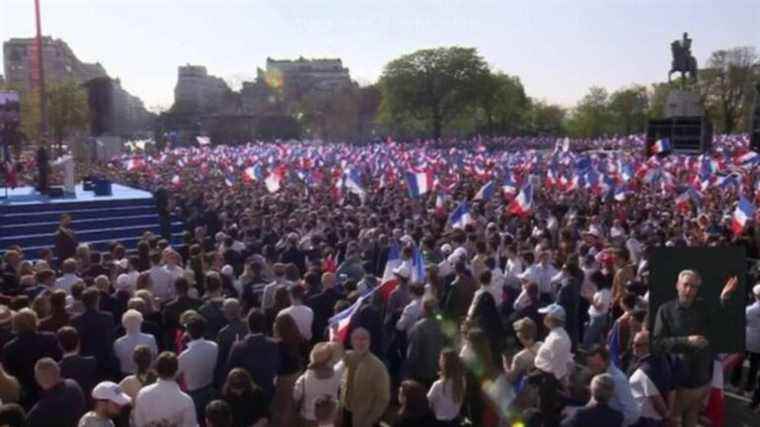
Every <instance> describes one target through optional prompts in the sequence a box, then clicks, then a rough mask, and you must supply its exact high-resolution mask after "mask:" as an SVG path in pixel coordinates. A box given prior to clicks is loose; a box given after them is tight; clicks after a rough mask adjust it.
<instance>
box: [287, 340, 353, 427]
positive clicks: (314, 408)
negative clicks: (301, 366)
mask: <svg viewBox="0 0 760 427" xmlns="http://www.w3.org/2000/svg"><path fill="white" fill-rule="evenodd" d="M341 352H342V349H341V348H340V344H338V343H334V342H333V343H329V342H320V343H317V344H316V345H315V346H314V348H313V349H312V350H311V354H310V355H309V366H308V367H307V368H306V372H304V373H303V374H302V375H301V376H300V377H298V380H296V384H295V386H294V387H293V400H294V401H295V402H296V408H297V409H298V415H299V417H300V418H301V423H302V425H303V426H305V427H316V426H318V425H324V424H329V423H331V422H333V421H334V419H335V408H336V406H337V405H336V404H335V402H337V401H338V391H339V389H340V383H341V377H342V375H341V373H342V372H341V370H340V369H339V368H338V370H337V371H336V366H335V362H336V361H337V360H338V359H339V358H340V353H341ZM327 399H331V400H332V402H333V405H332V407H331V406H330V405H329V402H326V400H327ZM318 401H320V402H323V403H321V404H320V405H317V402H318ZM331 409H332V411H331Z"/></svg>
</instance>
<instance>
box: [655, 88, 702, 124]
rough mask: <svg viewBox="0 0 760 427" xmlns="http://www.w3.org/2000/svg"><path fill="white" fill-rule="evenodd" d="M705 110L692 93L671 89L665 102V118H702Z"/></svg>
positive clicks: (697, 96)
mask: <svg viewBox="0 0 760 427" xmlns="http://www.w3.org/2000/svg"><path fill="white" fill-rule="evenodd" d="M704 115H705V110H704V109H703V108H702V102H701V100H700V98H699V95H697V94H696V93H693V92H689V91H685V90H681V89H673V90H671V91H670V93H669V94H668V99H667V101H666V102H665V118H667V119H670V118H675V117H703V116H704Z"/></svg>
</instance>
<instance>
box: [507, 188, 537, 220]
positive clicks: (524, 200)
mask: <svg viewBox="0 0 760 427" xmlns="http://www.w3.org/2000/svg"><path fill="white" fill-rule="evenodd" d="M532 209H533V185H531V184H530V183H528V184H526V185H525V186H524V187H523V188H522V190H520V194H518V195H517V197H515V199H514V200H512V202H510V203H509V206H507V211H508V212H509V213H512V214H515V215H520V216H522V215H527V214H528V213H530V211H531V210H532Z"/></svg>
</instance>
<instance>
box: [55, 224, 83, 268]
mask: <svg viewBox="0 0 760 427" xmlns="http://www.w3.org/2000/svg"><path fill="white" fill-rule="evenodd" d="M77 245H79V243H78V242H77V236H76V234H74V230H71V229H68V228H63V227H59V228H58V232H56V233H55V256H56V257H58V263H59V264H61V263H63V261H65V260H66V258H73V257H74V255H76V252H77Z"/></svg>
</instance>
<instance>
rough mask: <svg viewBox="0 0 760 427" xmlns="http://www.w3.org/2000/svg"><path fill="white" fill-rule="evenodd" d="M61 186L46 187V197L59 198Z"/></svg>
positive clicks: (61, 191) (61, 194) (61, 195)
mask: <svg viewBox="0 0 760 427" xmlns="http://www.w3.org/2000/svg"><path fill="white" fill-rule="evenodd" d="M63 194H64V193H63V187H50V188H48V197H50V198H51V199H60V198H61V197H63Z"/></svg>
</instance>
